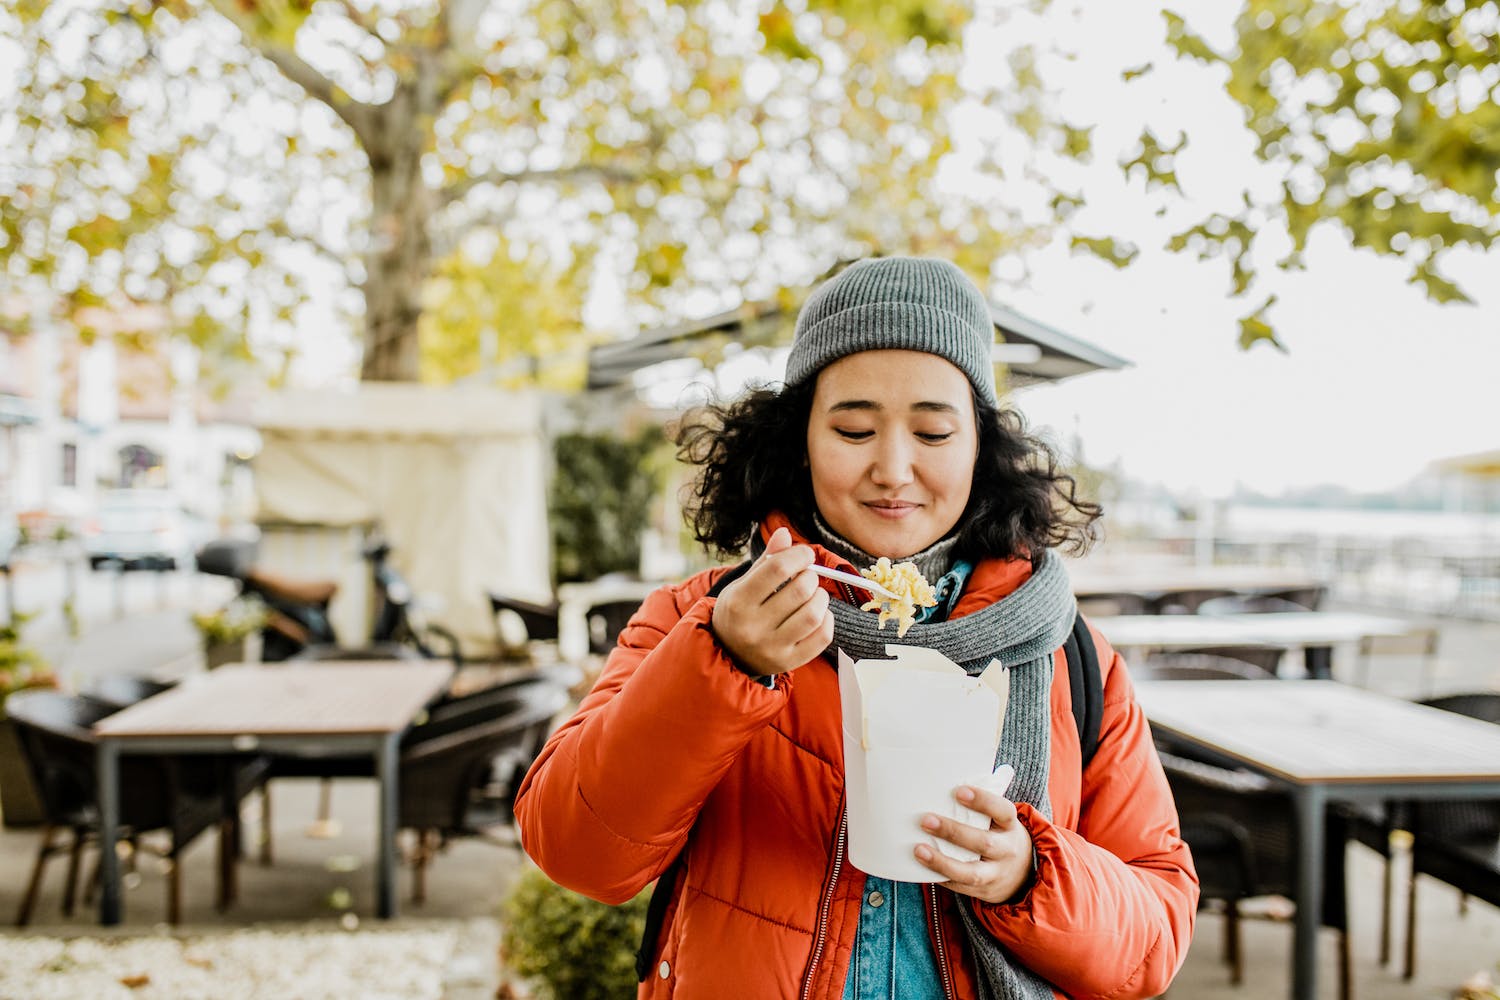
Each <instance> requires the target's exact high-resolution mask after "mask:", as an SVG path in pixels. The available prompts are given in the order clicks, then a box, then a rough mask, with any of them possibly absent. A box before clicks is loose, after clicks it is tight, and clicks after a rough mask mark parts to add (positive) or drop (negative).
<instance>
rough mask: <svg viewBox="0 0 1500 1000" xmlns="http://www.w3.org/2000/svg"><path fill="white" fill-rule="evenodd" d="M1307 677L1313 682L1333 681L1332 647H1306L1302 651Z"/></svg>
mask: <svg viewBox="0 0 1500 1000" xmlns="http://www.w3.org/2000/svg"><path fill="white" fill-rule="evenodd" d="M1302 664H1303V666H1304V667H1305V668H1306V669H1307V676H1308V677H1309V678H1311V679H1312V680H1315V681H1331V680H1333V647H1332V646H1307V647H1305V648H1304V649H1303V650H1302Z"/></svg>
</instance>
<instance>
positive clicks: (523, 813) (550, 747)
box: [516, 574, 791, 904]
mask: <svg viewBox="0 0 1500 1000" xmlns="http://www.w3.org/2000/svg"><path fill="white" fill-rule="evenodd" d="M711 579H712V577H711V575H710V574H700V575H699V576H697V577H694V578H693V579H691V580H689V581H687V582H686V583H684V584H681V585H678V586H674V587H664V588H662V589H661V590H658V591H656V592H655V593H654V594H652V595H651V596H650V597H649V598H647V599H646V601H645V603H644V604H643V605H642V606H641V609H640V610H639V611H638V612H636V614H635V616H634V617H633V618H632V619H631V620H630V623H629V624H628V625H626V627H625V629H624V630H623V631H622V632H621V634H620V640H619V643H618V644H617V645H616V647H615V649H614V651H613V652H611V653H610V655H609V659H608V660H607V661H606V663H605V666H604V670H603V672H602V673H601V674H600V677H599V680H598V682H597V683H596V684H595V685H594V688H593V690H592V691H590V692H589V694H588V696H587V697H586V698H584V699H583V702H582V704H581V705H580V706H579V709H578V711H577V713H576V714H575V715H574V716H573V717H572V718H571V719H569V720H568V721H567V722H566V723H564V724H563V725H562V726H561V727H560V728H559V729H558V730H557V732H555V733H554V734H553V735H552V737H551V739H549V740H548V741H547V744H546V746H545V747H544V748H543V750H542V752H541V754H540V756H539V757H538V758H537V761H536V763H535V764H534V765H533V766H532V768H531V770H530V771H529V772H528V773H527V775H526V778H525V780H524V782H523V783H522V785H521V789H520V792H519V794H518V797H517V800H516V823H517V828H518V829H519V831H520V835H521V843H522V846H523V847H524V848H525V850H526V853H527V854H528V855H530V856H531V858H532V860H534V861H535V862H536V863H537V865H538V866H540V867H541V869H542V870H543V871H545V872H546V873H547V875H548V876H549V877H550V878H551V879H552V880H553V881H555V882H557V883H558V884H560V885H563V886H566V887H568V888H570V889H573V890H575V891H577V892H581V893H583V894H584V895H587V896H591V897H593V898H594V899H598V900H600V901H602V902H605V903H610V904H619V903H622V902H624V901H625V900H628V899H630V898H631V897H632V896H634V895H635V894H636V893H637V892H639V891H640V890H641V889H642V888H643V887H645V886H646V885H647V884H649V883H650V882H651V881H652V880H653V879H655V878H656V877H657V876H658V875H659V874H661V872H662V871H663V870H664V869H665V868H666V867H667V865H668V864H670V863H671V861H672V859H673V858H675V857H676V856H677V854H678V852H679V851H680V850H681V849H682V846H683V844H684V843H685V842H686V840H687V835H688V831H689V830H691V829H692V826H693V821H694V820H695V819H696V818H697V815H698V812H699V809H700V808H701V807H702V805H703V801H704V799H705V798H707V796H708V795H709V793H710V792H712V791H713V789H714V787H715V786H716V785H717V784H718V783H719V781H720V780H721V779H722V778H723V776H724V774H725V772H726V771H728V770H729V767H730V765H731V764H732V763H733V762H734V760H735V758H736V757H737V756H738V754H739V753H740V752H741V751H742V750H743V749H744V747H745V745H746V744H747V743H748V742H749V741H750V739H751V738H752V737H753V736H754V735H755V734H756V733H757V732H758V731H760V730H761V729H763V728H764V727H765V726H766V725H767V724H768V723H769V722H770V720H771V719H772V718H774V717H775V716H776V715H777V714H778V713H779V712H780V711H781V709H782V707H783V706H784V705H785V702H786V694H787V690H788V685H789V684H790V683H791V680H790V678H789V677H782V678H779V679H778V681H777V686H776V687H775V688H767V687H764V686H762V685H760V684H757V683H756V682H755V681H753V680H752V679H751V678H750V677H749V676H747V675H746V674H744V673H742V672H741V671H739V670H737V669H735V667H734V666H733V664H732V663H731V662H730V660H729V659H728V657H727V656H726V654H725V653H724V652H723V650H722V649H721V648H720V647H719V645H718V643H717V642H716V641H715V639H714V636H713V633H712V632H711V631H710V629H709V616H710V615H711V613H712V611H713V603H714V599H713V598H712V597H707V596H703V595H704V594H705V593H706V591H707V590H708V587H709V584H710V582H711Z"/></svg>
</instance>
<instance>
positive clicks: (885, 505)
mask: <svg viewBox="0 0 1500 1000" xmlns="http://www.w3.org/2000/svg"><path fill="white" fill-rule="evenodd" d="M865 507H867V508H868V509H869V510H870V511H871V512H873V513H875V514H877V515H879V516H880V517H891V518H897V517H905V516H906V515H907V514H910V513H912V512H913V511H915V510H918V509H919V508H920V505H919V504H915V503H910V502H908V501H905V500H871V501H868V502H866V504H865Z"/></svg>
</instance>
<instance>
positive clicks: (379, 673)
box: [94, 660, 453, 739]
mask: <svg viewBox="0 0 1500 1000" xmlns="http://www.w3.org/2000/svg"><path fill="white" fill-rule="evenodd" d="M452 672H453V670H452V665H451V664H449V663H448V662H447V661H440V660H433V661H426V662H415V661H410V662H392V661H390V660H376V661H369V662H365V661H354V662H341V663H326V664H319V663H308V664H305V665H295V666H294V665H289V664H277V665H266V666H257V665H252V664H234V665H229V666H223V667H219V668H218V669H217V670H212V671H209V672H208V673H204V674H195V675H193V676H192V677H189V678H188V679H187V680H184V681H183V682H182V683H180V684H178V685H177V686H175V687H173V688H171V689H170V690H167V691H163V692H162V693H161V694H158V695H154V696H152V697H150V698H147V699H146V700H145V701H141V702H138V703H136V704H134V705H132V706H130V707H129V708H127V709H125V710H123V711H121V712H117V713H115V714H114V715H111V716H109V717H108V718H105V719H103V720H101V721H100V722H99V723H98V724H97V725H96V726H95V727H94V731H95V732H96V733H98V734H99V735H101V736H107V737H111V738H121V739H127V738H130V737H148V736H213V735H226V736H235V735H242V734H253V735H261V736H271V735H277V736H287V735H329V734H362V733H391V732H396V731H398V730H401V729H404V728H405V727H406V725H407V724H408V723H410V722H411V720H412V719H413V718H414V717H415V716H416V714H417V713H418V712H419V711H421V709H422V707H423V706H424V705H426V704H427V703H428V702H429V701H431V700H432V698H433V697H434V696H436V695H437V694H438V693H439V692H441V691H442V690H443V689H444V687H446V685H447V684H448V681H449V678H450V677H451V676H452Z"/></svg>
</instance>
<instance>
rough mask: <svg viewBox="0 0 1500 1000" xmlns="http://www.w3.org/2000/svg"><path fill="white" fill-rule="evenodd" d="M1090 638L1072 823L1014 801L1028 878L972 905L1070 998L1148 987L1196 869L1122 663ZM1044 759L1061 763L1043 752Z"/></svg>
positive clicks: (1157, 989) (1123, 997) (1182, 924)
mask: <svg viewBox="0 0 1500 1000" xmlns="http://www.w3.org/2000/svg"><path fill="white" fill-rule="evenodd" d="M1094 641H1095V644H1096V646H1097V647H1098V649H1099V657H1100V662H1101V665H1102V666H1103V668H1104V671H1105V673H1104V720H1103V725H1102V728H1101V731H1100V740H1099V749H1098V751H1097V753H1096V755H1095V757H1094V760H1093V762H1092V763H1091V764H1090V765H1089V768H1088V770H1087V771H1086V772H1085V773H1084V775H1083V790H1082V797H1081V801H1080V811H1079V823H1078V829H1077V830H1076V831H1075V830H1068V829H1064V828H1063V827H1061V826H1059V825H1056V824H1053V823H1051V822H1049V821H1048V820H1046V819H1044V818H1043V817H1042V816H1041V815H1039V814H1037V813H1036V812H1034V811H1033V810H1032V809H1031V808H1030V807H1029V806H1026V805H1022V806H1020V807H1019V810H1018V811H1019V812H1020V814H1021V817H1022V821H1023V822H1024V823H1025V824H1026V826H1027V828H1028V829H1029V830H1030V832H1031V836H1032V842H1033V844H1034V845H1035V850H1036V857H1037V872H1036V881H1035V884H1034V885H1033V887H1032V889H1031V891H1030V892H1029V893H1027V895H1026V896H1025V897H1024V898H1022V899H1021V900H1019V901H1018V902H1016V903H1013V904H1006V905H989V904H979V905H977V906H976V907H975V912H977V913H978V914H979V916H980V919H981V920H982V921H983V922H984V924H985V926H986V927H988V928H989V930H990V932H991V933H992V934H994V935H995V937H996V938H997V939H998V940H999V941H1000V943H1001V944H1003V945H1005V946H1006V948H1008V949H1010V950H1011V951H1012V952H1013V953H1014V954H1015V955H1016V957H1017V958H1019V959H1020V960H1021V961H1022V962H1023V963H1024V964H1025V965H1026V966H1028V967H1029V968H1031V969H1033V970H1034V971H1036V972H1037V973H1039V974H1040V975H1042V976H1044V977H1046V979H1047V980H1048V981H1049V982H1051V983H1052V984H1053V985H1054V986H1055V987H1057V988H1058V990H1060V991H1061V992H1062V993H1064V994H1065V995H1067V996H1068V997H1070V998H1073V1000H1086V998H1105V997H1108V998H1111V1000H1131V998H1144V997H1154V996H1157V995H1159V994H1161V993H1163V992H1165V991H1166V988H1167V986H1168V985H1169V984H1170V983H1171V981H1172V977H1173V976H1175V975H1176V974H1177V971H1178V969H1179V968H1180V967H1181V965H1182V962H1183V960H1184V959H1185V958H1186V957H1187V949H1188V944H1189V942H1190V941H1191V940H1192V933H1193V923H1194V918H1195V913H1196V910H1197V905H1198V876H1197V874H1196V873H1195V872H1194V870H1193V864H1192V858H1191V857H1190V856H1189V854H1188V848H1187V845H1186V844H1185V843H1183V841H1182V838H1181V836H1180V834H1179V829H1178V821H1177V808H1176V806H1175V804H1174V803H1173V800H1172V793H1171V790H1170V789H1169V787H1168V785H1167V780H1166V776H1165V775H1164V774H1163V773H1162V769H1161V762H1160V761H1159V760H1158V758H1157V756H1156V749H1155V747H1154V745H1153V744H1152V741H1151V730H1150V728H1149V726H1148V725H1147V723H1146V718H1145V715H1144V714H1143V713H1142V711H1141V707H1140V705H1139V704H1137V702H1136V700H1135V693H1134V689H1133V687H1132V686H1131V684H1130V678H1129V676H1128V674H1127V673H1126V671H1125V669H1124V664H1123V661H1122V660H1121V658H1120V656H1119V654H1118V653H1116V652H1114V650H1113V649H1111V648H1110V647H1109V645H1108V644H1107V643H1105V642H1104V640H1103V639H1102V638H1101V637H1100V636H1099V634H1098V633H1097V632H1096V633H1094ZM1054 766H1062V765H1061V764H1060V763H1059V762H1058V761H1057V760H1056V757H1055V756H1054ZM1074 766H1076V763H1075V765H1074Z"/></svg>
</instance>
